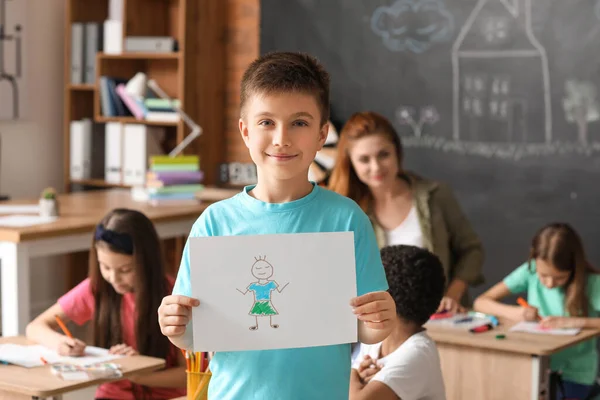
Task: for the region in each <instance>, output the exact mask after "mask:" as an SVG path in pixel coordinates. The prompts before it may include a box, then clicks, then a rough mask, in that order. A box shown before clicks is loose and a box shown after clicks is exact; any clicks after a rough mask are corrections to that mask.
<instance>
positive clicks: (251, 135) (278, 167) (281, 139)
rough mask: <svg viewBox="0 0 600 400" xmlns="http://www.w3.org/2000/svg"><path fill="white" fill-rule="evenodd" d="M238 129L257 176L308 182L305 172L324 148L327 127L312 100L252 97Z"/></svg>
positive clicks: (278, 95) (295, 96)
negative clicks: (300, 179) (248, 151)
mask: <svg viewBox="0 0 600 400" xmlns="http://www.w3.org/2000/svg"><path fill="white" fill-rule="evenodd" d="M244 114H245V115H244V118H240V122H239V128H240V133H241V134H242V138H243V139H244V142H245V143H246V147H248V150H250V157H252V161H254V163H255V164H256V167H257V170H258V172H259V174H262V176H264V177H266V178H267V179H275V180H290V179H298V178H302V179H308V168H309V166H310V164H311V163H312V162H313V160H314V158H315V155H316V153H317V151H319V150H321V148H323V144H324V143H325V139H326V138H327V130H328V125H327V124H324V125H323V126H321V124H320V121H321V113H320V111H319V107H318V106H317V101H316V100H315V98H314V96H311V95H309V94H301V93H273V94H266V95H261V94H254V95H252V96H251V97H250V98H249V99H248V102H247V103H246V105H245V113H244Z"/></svg>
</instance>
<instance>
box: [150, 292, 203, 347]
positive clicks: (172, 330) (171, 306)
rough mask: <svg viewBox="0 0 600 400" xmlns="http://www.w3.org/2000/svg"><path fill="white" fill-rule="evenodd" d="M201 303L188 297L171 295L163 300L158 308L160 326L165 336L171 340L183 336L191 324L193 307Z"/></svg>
mask: <svg viewBox="0 0 600 400" xmlns="http://www.w3.org/2000/svg"><path fill="white" fill-rule="evenodd" d="M199 305H200V301H199V300H197V299H192V298H191V297H187V296H179V295H171V296H166V297H164V298H163V300H162V302H161V304H160V307H158V324H159V325H160V331H161V332H162V334H163V335H165V336H167V337H169V338H175V337H179V336H182V335H183V334H184V333H185V326H186V325H187V324H188V322H190V318H191V316H192V307H198V306H199Z"/></svg>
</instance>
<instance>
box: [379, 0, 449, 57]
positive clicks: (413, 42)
mask: <svg viewBox="0 0 600 400" xmlns="http://www.w3.org/2000/svg"><path fill="white" fill-rule="evenodd" d="M371 30H372V31H373V32H374V33H375V34H376V35H378V36H381V38H382V39H383V44H384V45H385V46H386V47H387V48H388V49H389V50H391V51H412V52H413V53H423V52H425V51H427V50H429V49H430V48H431V47H432V46H433V45H434V44H435V43H440V42H445V41H448V40H450V39H451V38H452V34H453V32H454V17H453V16H452V14H450V12H449V11H448V10H447V9H446V6H445V5H444V3H443V2H442V1H441V0H398V1H396V2H395V3H394V4H392V5H391V6H389V7H386V6H381V7H378V8H377V9H375V11H374V12H373V15H372V17H371Z"/></svg>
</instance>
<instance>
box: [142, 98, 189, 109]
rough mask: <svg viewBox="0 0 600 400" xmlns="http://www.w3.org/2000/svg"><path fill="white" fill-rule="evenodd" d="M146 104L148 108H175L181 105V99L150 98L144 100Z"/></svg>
mask: <svg viewBox="0 0 600 400" xmlns="http://www.w3.org/2000/svg"><path fill="white" fill-rule="evenodd" d="M144 105H145V106H146V107H147V108H173V106H176V107H181V101H179V100H178V99H173V100H167V99H155V98H150V99H146V100H144Z"/></svg>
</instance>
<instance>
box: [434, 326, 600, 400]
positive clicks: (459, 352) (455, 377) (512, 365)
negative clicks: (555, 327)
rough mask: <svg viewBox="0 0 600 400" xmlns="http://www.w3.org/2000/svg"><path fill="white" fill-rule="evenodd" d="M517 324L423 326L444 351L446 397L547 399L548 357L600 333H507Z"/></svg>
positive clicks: (593, 331)
mask: <svg viewBox="0 0 600 400" xmlns="http://www.w3.org/2000/svg"><path fill="white" fill-rule="evenodd" d="M513 324H514V322H510V321H502V322H501V324H500V326H497V327H496V328H494V329H492V330H491V331H488V332H484V333H476V334H474V333H469V332H467V331H464V330H458V329H452V328H447V327H443V326H440V325H437V326H435V325H429V324H427V325H425V326H426V328H427V333H428V334H429V336H430V337H431V338H432V339H433V340H435V342H436V344H437V347H438V350H439V353H440V360H441V364H442V373H443V375H444V383H445V385H446V398H447V400H464V399H477V400H496V399H497V400H505V399H531V400H540V399H548V398H549V397H548V392H549V390H548V389H549V385H548V384H549V374H548V372H549V368H550V357H549V356H550V355H552V354H554V353H557V352H558V351H560V350H563V349H565V348H567V347H569V346H573V345H575V344H577V343H580V342H582V341H584V340H587V339H591V338H593V337H595V336H598V335H600V330H592V329H585V330H582V331H581V332H580V333H579V334H578V335H575V336H553V335H537V334H528V333H520V332H508V330H509V328H510V327H511V326H512V325H513ZM498 334H504V335H505V336H506V338H505V339H496V335H498Z"/></svg>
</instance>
